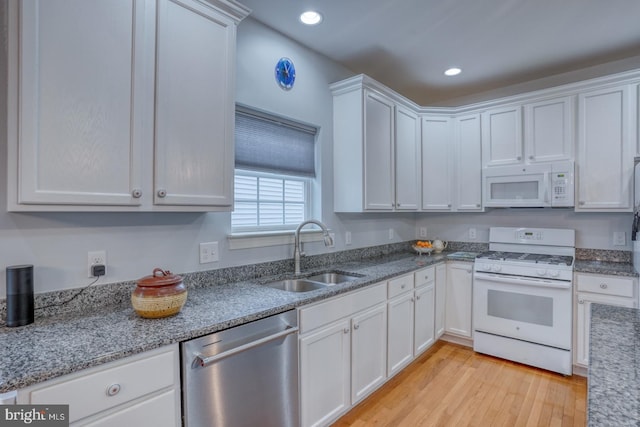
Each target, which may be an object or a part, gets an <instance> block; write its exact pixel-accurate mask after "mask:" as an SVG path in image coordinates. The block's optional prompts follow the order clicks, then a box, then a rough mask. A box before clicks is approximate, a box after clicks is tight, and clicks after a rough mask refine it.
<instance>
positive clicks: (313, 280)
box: [264, 271, 363, 292]
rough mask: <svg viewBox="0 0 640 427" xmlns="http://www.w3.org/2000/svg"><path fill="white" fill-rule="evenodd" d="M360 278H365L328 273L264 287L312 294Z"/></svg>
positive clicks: (280, 281)
mask: <svg viewBox="0 0 640 427" xmlns="http://www.w3.org/2000/svg"><path fill="white" fill-rule="evenodd" d="M360 277H363V276H362V275H360V274H352V273H345V272H342V271H327V272H325V273H318V274H314V275H313V276H310V277H301V278H299V279H283V280H275V281H273V282H268V283H265V284H264V286H268V287H270V288H275V289H280V290H283V291H287V292H310V291H315V290H316V289H322V288H325V287H327V286H332V285H338V284H340V283H346V282H350V281H352V280H356V279H358V278H360Z"/></svg>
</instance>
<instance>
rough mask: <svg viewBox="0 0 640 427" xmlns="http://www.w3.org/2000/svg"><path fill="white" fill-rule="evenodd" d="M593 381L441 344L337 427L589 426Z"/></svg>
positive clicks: (346, 416)
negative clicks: (588, 404)
mask: <svg viewBox="0 0 640 427" xmlns="http://www.w3.org/2000/svg"><path fill="white" fill-rule="evenodd" d="M586 398H587V380H586V378H583V377H579V376H576V375H574V376H572V377H564V376H562V375H560V374H555V373H551V372H548V371H544V370H541V369H536V368H532V367H529V366H525V365H520V364H518V363H514V362H509V361H505V360H502V359H498V358H494V357H490V356H485V355H482V354H479V353H475V352H474V351H473V350H472V349H471V348H468V347H464V346H460V345H457V344H452V343H448V342H444V341H439V342H437V343H436V344H434V345H433V347H432V348H430V349H429V350H428V351H427V352H426V353H425V354H423V355H422V356H420V357H419V358H418V359H416V360H415V361H414V362H413V363H412V364H411V365H409V367H407V368H406V369H405V370H404V371H402V372H400V373H399V374H398V375H396V376H395V377H394V378H392V379H391V380H389V381H388V382H387V383H386V384H385V385H384V386H382V387H381V388H380V389H379V390H377V391H376V392H374V393H373V394H372V395H371V396H369V397H368V398H367V399H365V400H364V401H363V402H361V403H360V404H359V405H358V406H356V407H355V408H353V409H352V410H351V411H350V412H348V413H347V414H346V415H344V416H343V417H342V418H340V419H339V420H338V421H337V422H336V423H335V424H334V427H345V426H353V427H364V426H367V427H368V426H393V427H415V426H455V427H458V426H478V427H486V426H491V427H493V426H505V427H507V426H508V427H518V426H523V427H530V426H554V427H555V426H584V425H585V424H586V412H585V411H586Z"/></svg>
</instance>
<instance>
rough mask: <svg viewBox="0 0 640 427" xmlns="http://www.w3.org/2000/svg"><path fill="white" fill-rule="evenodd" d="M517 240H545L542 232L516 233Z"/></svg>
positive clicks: (520, 231) (522, 231) (521, 231)
mask: <svg viewBox="0 0 640 427" xmlns="http://www.w3.org/2000/svg"><path fill="white" fill-rule="evenodd" d="M516 239H518V240H544V233H543V232H542V231H527V230H518V231H516Z"/></svg>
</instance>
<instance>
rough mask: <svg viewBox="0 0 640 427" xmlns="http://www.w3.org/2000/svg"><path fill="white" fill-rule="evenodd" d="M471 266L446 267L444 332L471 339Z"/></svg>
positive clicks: (457, 264)
mask: <svg viewBox="0 0 640 427" xmlns="http://www.w3.org/2000/svg"><path fill="white" fill-rule="evenodd" d="M471 267H472V266H471V264H469V265H466V264H462V263H455V264H454V263H451V264H448V265H447V291H446V304H445V305H446V308H445V332H447V333H451V334H455V335H460V336H463V337H467V338H471V295H472V287H471V279H472V269H471Z"/></svg>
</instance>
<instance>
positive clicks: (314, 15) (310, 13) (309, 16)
mask: <svg viewBox="0 0 640 427" xmlns="http://www.w3.org/2000/svg"><path fill="white" fill-rule="evenodd" d="M300 21H301V22H302V23H303V24H307V25H316V24H319V23H320V22H321V21H322V15H320V13H319V12H316V11H315V10H307V11H306V12H303V13H302V14H301V15H300Z"/></svg>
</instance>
